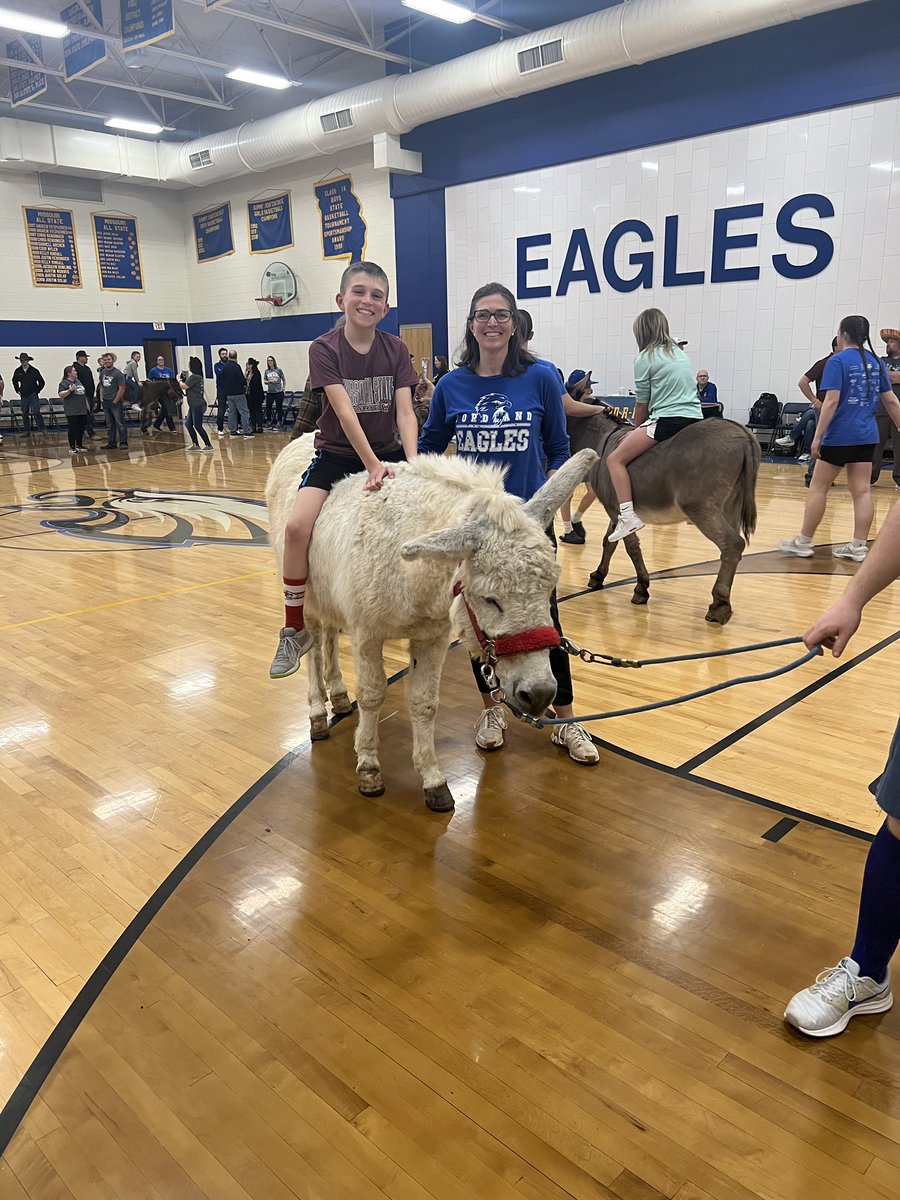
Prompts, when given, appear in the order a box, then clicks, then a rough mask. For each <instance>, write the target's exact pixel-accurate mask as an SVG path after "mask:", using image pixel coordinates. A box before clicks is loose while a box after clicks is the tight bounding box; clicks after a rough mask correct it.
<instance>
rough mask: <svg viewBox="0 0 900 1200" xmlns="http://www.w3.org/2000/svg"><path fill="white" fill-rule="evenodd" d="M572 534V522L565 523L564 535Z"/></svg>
mask: <svg viewBox="0 0 900 1200" xmlns="http://www.w3.org/2000/svg"><path fill="white" fill-rule="evenodd" d="M571 532H572V522H571V521H563V533H571Z"/></svg>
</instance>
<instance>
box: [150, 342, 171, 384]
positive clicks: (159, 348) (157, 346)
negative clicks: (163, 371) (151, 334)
mask: <svg viewBox="0 0 900 1200" xmlns="http://www.w3.org/2000/svg"><path fill="white" fill-rule="evenodd" d="M160 355H162V357H163V358H164V359H165V360H166V366H167V367H171V368H172V371H173V372H174V371H175V343H174V342H173V341H172V339H171V338H144V378H145V379H146V378H147V372H148V371H149V370H150V368H151V367H155V366H156V360H157V359H158V358H159V357H160Z"/></svg>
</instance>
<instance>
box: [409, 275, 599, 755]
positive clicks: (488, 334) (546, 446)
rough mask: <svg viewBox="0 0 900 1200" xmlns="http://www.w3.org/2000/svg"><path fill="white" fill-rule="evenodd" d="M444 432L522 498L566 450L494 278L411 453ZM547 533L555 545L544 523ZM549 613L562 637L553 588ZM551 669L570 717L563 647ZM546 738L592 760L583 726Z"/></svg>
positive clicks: (485, 721) (549, 384) (488, 738)
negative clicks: (499, 470)
mask: <svg viewBox="0 0 900 1200" xmlns="http://www.w3.org/2000/svg"><path fill="white" fill-rule="evenodd" d="M452 438H455V439H456V452H457V454H459V455H460V457H462V458H468V459H472V460H473V461H474V462H480V463H486V464H489V465H490V466H495V467H505V468H506V471H507V474H506V490H507V491H508V492H511V493H512V494H513V495H514V496H518V497H519V498H520V499H522V500H530V499H531V497H532V496H533V495H534V494H535V492H536V491H538V489H539V488H540V487H541V486H542V485H543V484H544V483H545V482H546V480H547V476H548V473H550V474H552V473H553V471H556V470H558V468H559V467H561V466H562V465H563V463H564V462H565V461H566V459H567V458H568V457H569V437H568V434H567V433H566V419H565V414H564V413H563V402H562V384H561V383H560V380H559V377H558V376H557V374H556V371H555V370H554V369H553V368H552V367H550V366H549V365H547V364H546V363H542V362H538V360H537V359H536V358H535V357H534V355H533V354H531V353H529V351H528V349H527V348H526V342H525V339H524V336H523V331H522V326H521V322H520V317H519V310H518V308H517V307H516V301H515V298H514V296H513V294H512V292H510V291H509V289H508V288H505V287H504V286H503V285H502V284H500V283H489V284H486V285H485V286H484V287H481V288H479V289H478V291H477V292H476V293H475V295H474V296H473V297H472V302H471V304H470V305H469V316H468V319H467V321H466V331H465V336H464V342H463V349H462V352H461V354H460V356H459V366H458V368H457V370H455V371H450V372H449V373H448V374H446V375H444V376H443V377H442V378H441V379H440V380H439V382H438V385H437V387H436V388H435V390H434V396H433V397H432V400H431V408H430V411H429V414H428V420H427V421H426V423H425V427H424V429H423V430H422V436H421V437H420V439H419V453H420V454H442V453H443V452H444V450H446V448H447V446H448V444H449V442H450V440H451V439H452ZM547 536H548V537H549V538H550V540H551V541H552V542H553V544H554V545H556V539H555V537H554V535H553V528H552V526H551V527H550V528H549V529H548V530H547ZM550 612H551V616H552V618H553V624H554V625H555V626H556V629H557V630H558V631H559V633H560V635H562V629H561V627H560V623H559V609H558V608H557V603H556V592H555V591H554V593H553V595H552V597H551V600H550ZM550 666H551V669H552V671H553V675H554V677H555V679H556V683H557V692H556V700H555V701H554V705H553V707H554V709H555V710H556V713H557V714H558V715H559V716H560V717H563V718H567V717H568V718H571V717H573V716H574V715H575V714H574V711H573V709H572V701H573V699H574V696H573V694H572V676H571V672H570V670H569V658H568V655H567V654H566V652H565V651H564V650H563V649H562V648H561V647H559V646H556V647H554V648H553V649H551V650H550ZM472 668H473V672H474V675H475V680H476V682H477V684H478V689H479V691H480V692H481V699H482V703H483V705H484V710H483V712H482V714H481V716H480V717H479V719H478V721H477V722H476V724H475V744H476V745H477V746H479V747H480V748H481V749H482V750H499V749H500V747H501V746H502V745H503V731H504V730H505V729H506V717H505V715H504V712H503V708H502V706H500V705H498V704H495V703H494V701H493V700H492V699H491V695H490V689H489V688H488V686H487V684H486V683H485V682H484V680H483V679H482V677H481V672H480V671H479V670H478V666H477V664H476V663H475V662H474V661H473V663H472ZM551 740H552V741H553V742H554V743H555V744H556V745H557V746H564V747H565V749H566V750H567V751H568V753H569V757H570V758H571V759H573V760H574V761H575V762H578V763H584V764H590V765H593V764H594V763H597V762H599V761H600V756H599V754H598V753H597V748H596V746H595V745H594V743H593V742H592V741H591V738H590V735H589V734H588V732H587V730H586V729H585V728H584V726H583V725H579V724H577V723H573V724H571V725H558V726H556V727H555V729H554V731H553V734H552V735H551Z"/></svg>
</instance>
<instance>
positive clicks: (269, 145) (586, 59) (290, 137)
mask: <svg viewBox="0 0 900 1200" xmlns="http://www.w3.org/2000/svg"><path fill="white" fill-rule="evenodd" d="M857 4H859V0H740V2H739V3H738V2H737V0H727V2H726V0H627V2H626V3H623V4H619V5H616V6H615V7H613V8H605V9H603V10H602V11H600V12H595V13H591V14H589V15H588V16H585V17H578V18H577V19H576V20H574V21H566V22H565V23H563V24H560V25H554V26H552V27H551V28H549V29H541V30H538V31H536V32H534V33H528V34H524V35H523V36H522V37H516V38H507V39H504V40H503V41H501V42H497V43H496V44H495V45H493V46H488V47H486V48H485V49H483V50H476V51H475V52H474V53H473V54H466V55H463V57H461V58H455V59H451V60H450V61H449V62H445V63H439V64H438V65H437V66H434V67H427V68H425V70H422V71H415V72H413V73H411V74H408V75H390V76H387V77H385V78H384V79H379V80H375V81H374V82H372V83H366V84H362V85H361V86H360V87H356V88H352V89H350V90H348V91H345V92H341V93H339V94H338V95H336V96H326V97H324V98H322V99H319V100H313V101H312V102H310V103H308V104H303V105H300V106H299V107H298V108H291V109H288V110H287V111H285V112H280V113H276V114H275V115H274V116H271V117H265V118H263V119H262V120H259V121H248V122H246V123H245V124H243V125H241V126H239V127H238V128H235V129H229V130H225V131H224V132H221V133H217V134H214V135H212V136H210V137H207V138H199V139H197V140H196V141H193V142H188V143H186V144H182V145H180V146H178V145H172V144H171V143H162V144H161V145H160V156H161V164H162V167H163V175H164V176H165V178H166V179H167V180H169V181H170V182H174V183H191V184H194V185H195V186H197V187H204V186H205V185H206V184H208V183H215V182H217V181H219V180H223V179H232V178H235V177H237V176H240V175H245V174H247V173H248V172H252V171H260V172H261V171H268V170H271V168H272V167H277V166H280V165H284V164H287V163H291V162H297V161H299V160H302V159H306V158H314V157H315V156H316V155H318V154H323V153H328V154H331V153H334V152H335V151H338V150H341V149H345V148H347V149H349V148H350V147H354V146H362V145H365V144H367V143H370V142H371V141H372V139H373V138H375V137H376V136H377V135H378V134H392V135H400V134H403V133H409V131H410V130H411V129H415V128H417V126H419V125H424V124H427V123H428V122H430V121H437V120H439V119H440V118H442V117H449V116H452V115H454V114H456V113H462V112H469V111H471V110H472V109H476V108H489V107H490V105H492V104H495V103H497V102H498V101H502V100H511V99H513V98H514V97H516V96H521V95H523V94H525V93H526V92H533V91H537V90H543V89H546V88H552V87H558V86H559V85H560V84H565V83H572V82H574V81H575V80H578V79H587V78H589V77H591V76H594V75H602V74H605V73H607V72H609V71H617V70H619V69H621V68H622V67H628V66H634V65H636V64H638V63H644V62H649V61H651V60H654V59H659V58H665V57H667V56H668V55H671V54H679V53H681V52H682V51H685V50H692V49H695V48H696V47H698V46H708V45H710V44H712V43H714V42H721V41H724V40H725V39H726V38H733V37H739V36H741V35H742V34H747V33H753V32H755V31H756V30H759V29H766V28H769V27H770V26H774V25H783V24H786V23H787V22H790V21H797V20H800V19H801V18H803V17H809V16H815V15H817V14H819V13H825V12H831V11H833V10H834V9H839V8H850V7H854V6H856V5H857ZM523 64H524V65H523ZM204 151H206V152H207V153H209V154H210V155H211V159H212V161H211V162H210V164H209V166H207V167H205V168H203V169H201V170H198V169H196V168H194V167H193V166H192V161H191V160H192V156H193V155H196V154H198V153H202V152H204Z"/></svg>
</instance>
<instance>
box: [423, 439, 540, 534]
mask: <svg viewBox="0 0 900 1200" xmlns="http://www.w3.org/2000/svg"><path fill="white" fill-rule="evenodd" d="M404 472H405V473H407V474H410V475H414V476H416V477H417V478H419V479H421V480H423V481H425V482H427V483H436V484H438V485H440V486H441V487H450V488H451V489H452V490H453V491H454V492H456V493H457V494H458V495H459V496H460V497H462V496H465V497H466V499H467V500H468V501H469V504H470V511H471V513H472V515H473V516H484V517H487V518H488V520H489V521H491V522H492V523H493V524H495V525H497V526H498V527H499V528H500V529H501V530H502V531H503V532H504V533H514V532H516V531H517V530H521V529H522V528H523V524H524V527H526V528H527V527H528V526H529V525H530V518H528V517H526V516H525V513H524V512H523V507H524V506H523V504H522V501H521V500H520V499H519V498H518V497H517V496H511V495H510V494H509V492H507V491H506V490H505V489H504V486H503V481H504V479H505V478H506V468H505V467H491V466H486V465H482V464H481V463H473V462H468V461H466V459H463V458H460V457H459V456H458V455H451V456H449V457H445V456H444V455H441V454H420V455H419V456H418V457H417V458H414V459H413V460H412V461H411V462H409V463H407V464H406V465H405V468H404Z"/></svg>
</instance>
